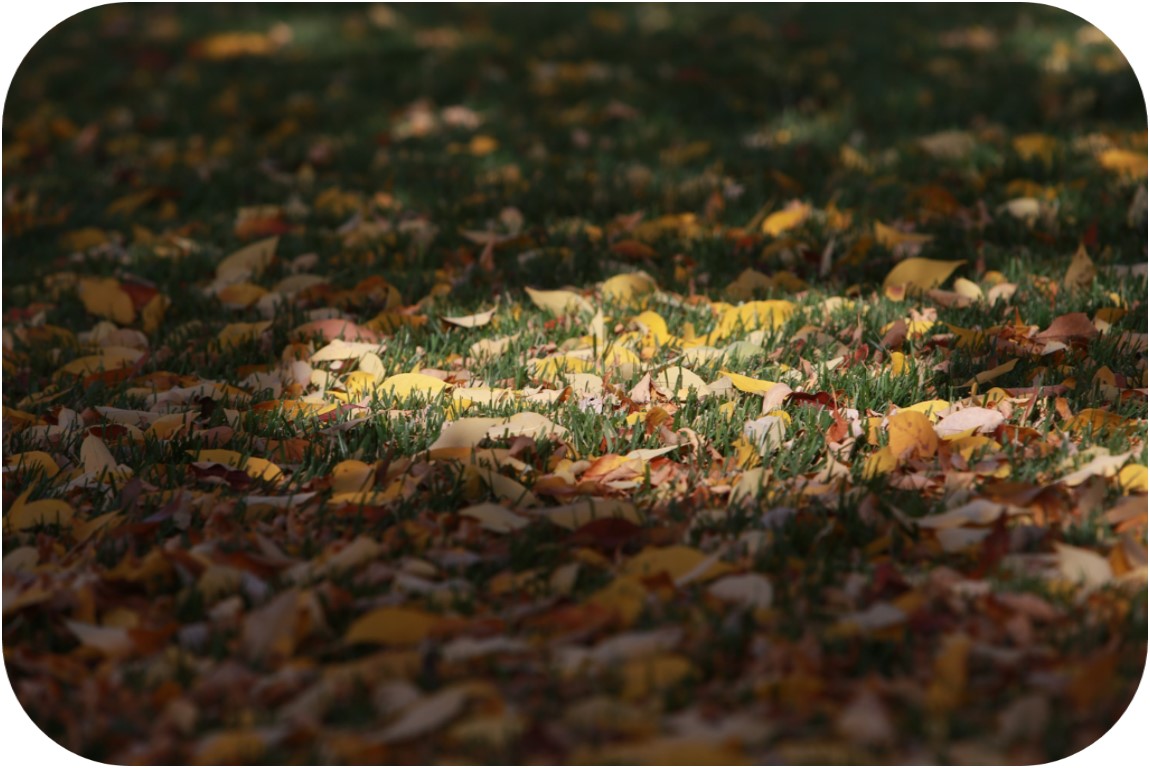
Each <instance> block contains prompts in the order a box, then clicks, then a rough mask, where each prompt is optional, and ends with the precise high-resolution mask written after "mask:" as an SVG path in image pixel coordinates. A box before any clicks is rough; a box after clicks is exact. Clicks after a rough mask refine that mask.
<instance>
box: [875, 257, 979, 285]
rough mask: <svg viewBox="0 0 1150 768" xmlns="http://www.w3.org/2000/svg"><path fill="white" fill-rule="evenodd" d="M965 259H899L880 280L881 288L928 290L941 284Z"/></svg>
mask: <svg viewBox="0 0 1150 768" xmlns="http://www.w3.org/2000/svg"><path fill="white" fill-rule="evenodd" d="M965 263H966V260H965V259H957V260H955V261H939V260H936V259H920V258H912V259H906V260H904V261H900V262H899V263H898V264H896V265H895V267H894V269H892V270H891V271H890V273H889V274H888V275H887V276H886V279H885V280H883V281H882V287H883V290H884V291H886V290H887V289H888V288H896V287H898V286H906V287H907V289H908V290H912V291H928V290H930V289H931V288H935V287H937V286H939V285H942V283H944V282H945V281H946V279H947V278H948V277H950V275H951V273H952V272H954V270H956V269H958V267H959V266H960V265H962V264H965Z"/></svg>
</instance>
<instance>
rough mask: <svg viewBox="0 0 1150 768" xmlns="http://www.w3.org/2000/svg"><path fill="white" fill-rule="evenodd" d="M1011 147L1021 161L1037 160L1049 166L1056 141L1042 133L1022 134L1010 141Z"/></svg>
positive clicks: (1056, 144)
mask: <svg viewBox="0 0 1150 768" xmlns="http://www.w3.org/2000/svg"><path fill="white" fill-rule="evenodd" d="M1010 143H1011V145H1012V146H1013V147H1014V151H1015V152H1017V153H1018V156H1019V157H1021V158H1022V159H1023V160H1034V159H1038V160H1041V161H1042V162H1044V163H1046V164H1047V165H1049V164H1050V163H1051V161H1052V160H1053V159H1054V150H1055V149H1056V148H1057V147H1058V140H1057V139H1055V138H1054V137H1053V136H1047V135H1046V134H1044V133H1023V134H1019V135H1018V136H1015V137H1014V138H1013V139H1012V140H1011V142H1010Z"/></svg>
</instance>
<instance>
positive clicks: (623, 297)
mask: <svg viewBox="0 0 1150 768" xmlns="http://www.w3.org/2000/svg"><path fill="white" fill-rule="evenodd" d="M658 287H659V286H658V285H656V283H655V280H654V279H653V278H652V277H651V276H650V275H648V274H647V273H646V272H631V273H628V274H624V275H615V276H614V277H609V278H607V280H605V281H604V282H603V287H602V288H601V289H600V290H601V291H602V292H603V297H604V298H606V299H609V300H612V301H618V302H620V303H625V302H630V301H633V300H635V299H638V298H640V297H642V296H646V295H647V294H649V293H651V292H652V291H655V290H657V289H658Z"/></svg>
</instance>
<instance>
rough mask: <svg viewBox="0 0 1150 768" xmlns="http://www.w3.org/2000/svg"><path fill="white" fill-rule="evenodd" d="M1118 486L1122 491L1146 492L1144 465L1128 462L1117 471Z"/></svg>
mask: <svg viewBox="0 0 1150 768" xmlns="http://www.w3.org/2000/svg"><path fill="white" fill-rule="evenodd" d="M1118 487H1119V488H1121V489H1122V492H1123V493H1146V487H1147V485H1146V467H1144V466H1143V465H1141V464H1130V465H1128V466H1125V467H1123V468H1122V469H1121V470H1119V472H1118Z"/></svg>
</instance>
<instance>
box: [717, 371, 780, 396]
mask: <svg viewBox="0 0 1150 768" xmlns="http://www.w3.org/2000/svg"><path fill="white" fill-rule="evenodd" d="M719 373H721V374H722V375H724V376H726V377H727V378H729V379H730V380H731V383H732V384H734V385H735V389H737V390H739V391H740V392H749V393H751V394H753V395H765V394H766V393H767V390H769V389H771V388H772V387H774V386H775V385H777V384H778V382H777V381H767V380H766V379H754V378H751V377H750V376H744V375H742V374H741V373H731V372H730V371H719Z"/></svg>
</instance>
